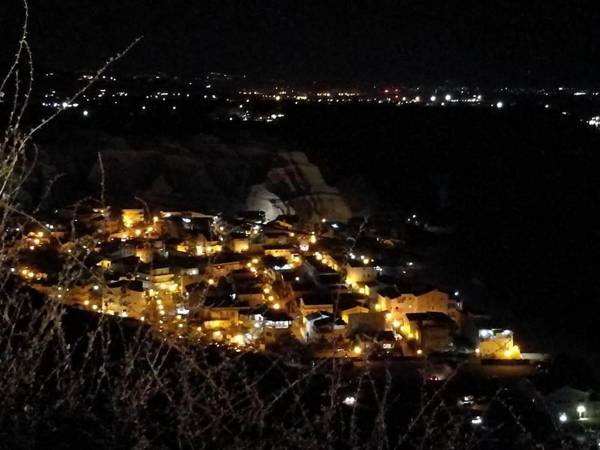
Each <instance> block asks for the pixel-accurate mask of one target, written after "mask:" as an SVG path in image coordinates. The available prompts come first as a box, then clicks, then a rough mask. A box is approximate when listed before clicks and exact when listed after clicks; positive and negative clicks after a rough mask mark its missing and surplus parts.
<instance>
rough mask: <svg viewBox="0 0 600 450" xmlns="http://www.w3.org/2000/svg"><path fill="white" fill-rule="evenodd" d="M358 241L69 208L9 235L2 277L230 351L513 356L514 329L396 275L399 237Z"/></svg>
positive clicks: (276, 226)
mask: <svg viewBox="0 0 600 450" xmlns="http://www.w3.org/2000/svg"><path fill="white" fill-rule="evenodd" d="M357 233H359V232H358V230H357V229H356V227H354V226H353V225H352V223H350V222H349V223H342V222H330V221H328V220H327V219H321V220H319V221H318V222H314V223H310V224H307V223H300V221H299V220H298V218H297V217H296V216H290V215H280V216H278V217H277V218H276V219H274V220H269V219H267V218H266V216H265V214H264V212H262V211H244V212H239V213H237V214H234V215H232V216H229V217H226V216H223V215H211V214H203V213H200V212H195V211H159V212H156V213H151V212H150V211H147V210H145V209H123V210H121V211H119V212H117V213H115V212H113V211H111V209H110V208H109V207H93V206H89V207H82V206H80V207H78V209H77V210H76V211H68V210H65V211H55V214H54V215H53V216H52V217H51V218H47V219H46V222H45V223H41V224H39V225H36V226H30V227H29V229H20V228H15V232H14V241H13V245H14V246H15V247H16V248H18V251H19V252H20V255H21V256H20V257H19V259H18V260H19V261H20V262H19V264H18V265H15V267H13V268H11V269H12V271H13V272H14V274H15V276H18V277H20V278H21V279H22V280H23V281H25V282H26V283H27V284H29V285H30V286H32V287H33V288H34V289H36V290H38V291H40V292H42V293H44V294H45V295H47V296H49V297H51V298H54V299H55V300H57V301H60V302H63V303H65V304H68V305H71V306H74V307H77V308H81V309H85V310H89V311H91V312H95V313H98V314H108V315H113V316H120V317H123V318H127V320H137V321H143V322H145V323H146V324H148V325H149V326H151V327H152V328H153V329H155V330H156V331H157V332H159V333H163V334H165V335H168V336H171V337H173V338H176V339H183V340H192V341H200V342H206V343H208V342H214V343H219V345H228V346H232V347H235V348H236V349H239V350H240V351H241V350H242V349H253V350H257V351H258V350H262V349H265V348H267V347H269V346H284V345H305V346H308V347H310V348H311V350H312V351H313V352H314V354H315V355H317V356H321V357H332V356H341V357H359V356H361V357H362V356H364V355H366V354H375V355H380V356H383V357H385V356H386V355H387V356H397V357H401V356H405V357H420V356H425V355H427V354H432V353H440V352H441V353H443V352H462V353H467V354H470V355H472V357H480V358H485V359H519V358H521V354H520V350H519V347H518V346H516V345H514V343H513V333H512V331H510V330H504V329H494V328H481V327H478V323H479V322H478V317H477V316H475V315H473V314H471V313H469V312H468V311H467V310H465V308H463V303H462V301H461V299H460V297H459V293H458V292H457V291H453V290H450V289H447V288H442V287H439V286H429V285H424V284H420V283H417V282H416V281H415V278H414V277H408V278H407V277H406V276H404V275H405V274H407V273H410V272H411V271H414V270H415V267H417V266H418V265H417V264H415V262H414V261H412V260H409V259H408V258H407V256H406V255H405V254H404V253H403V250H402V248H401V245H399V243H398V241H396V240H393V239H385V238H383V237H381V236H379V235H378V232H377V230H376V229H375V227H366V228H365V227H361V231H360V233H359V234H357ZM357 236H359V237H358V238H356V237H357ZM73 261H79V262H80V263H81V264H83V265H85V267H86V269H87V270H86V271H85V272H78V276H77V277H76V278H72V277H71V278H70V277H69V276H68V274H66V273H65V271H66V270H67V269H68V268H70V267H72V266H73V265H74V264H73V263H72V262H73ZM407 280H412V281H410V282H408V281H407ZM465 342H467V344H465Z"/></svg>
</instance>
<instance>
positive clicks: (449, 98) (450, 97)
mask: <svg viewBox="0 0 600 450" xmlns="http://www.w3.org/2000/svg"><path fill="white" fill-rule="evenodd" d="M444 100H446V101H447V102H449V101H450V100H452V96H451V95H450V94H446V96H445V97H444Z"/></svg>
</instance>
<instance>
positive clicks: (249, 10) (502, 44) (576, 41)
mask: <svg viewBox="0 0 600 450" xmlns="http://www.w3.org/2000/svg"><path fill="white" fill-rule="evenodd" d="M29 2H30V8H31V15H32V23H31V40H32V43H33V47H34V51H35V59H36V61H37V63H38V64H39V65H41V66H42V67H43V68H48V69H53V70H56V69H61V68H64V69H68V70H71V69H73V70H77V69H85V68H93V67H96V66H97V65H98V64H99V63H100V62H101V61H102V60H103V59H104V58H106V57H107V56H109V55H110V54H111V53H113V52H116V51H117V50H118V49H120V48H122V47H124V46H126V45H127V43H128V42H130V41H131V40H132V39H133V38H134V37H135V36H138V35H140V34H143V35H144V36H145V38H144V41H143V42H142V43H140V45H139V47H138V48H137V49H136V50H135V51H134V52H132V54H131V55H129V56H128V57H127V59H126V60H125V61H123V62H122V63H120V64H119V66H118V67H117V69H118V70H121V71H126V72H136V73H139V72H157V71H163V72H166V73H170V74H184V75H194V74H197V73H200V72H206V71H226V72H232V73H236V74H241V73H246V74H248V75H250V76H251V77H253V78H255V79H262V80H267V79H273V78H284V79H289V80H293V81H312V80H316V81H331V82H339V81H348V82H380V81H389V82H398V83H403V82H406V83H444V82H450V83H458V84H460V83H465V84H473V83H481V84H488V83H489V84H493V85H503V84H512V85H545V84H550V85H553V84H556V83H567V84H569V83H570V84H584V85H597V84H599V82H600V63H599V61H600V7H599V5H598V4H599V3H600V2H597V1H596V2H594V1H586V0H581V1H579V0H577V1H574V0H564V1H552V0H547V1H538V0H533V1H510V2H509V1H495V0H486V1H482V0H461V1H445V2H436V3H433V2H427V1H424V0H414V1H407V0H396V1H368V2H366V1H363V2H358V1H341V0H339V1H335V2H328V1H323V0H319V1H307V0H302V1H298V0H293V1H291V0H289V1H288V0H279V1H271V0H260V1H256V0H255V1H248V0H245V1H242V0H240V1H230V0H217V1H207V0H196V1H191V0H188V1H183V0H168V1H167V0H162V1H159V0H145V1H142V0H102V1H98V0H29ZM0 3H1V5H0V42H1V43H0V61H2V62H3V63H4V62H5V61H6V58H7V56H8V54H9V51H10V49H11V45H14V42H15V37H14V36H15V33H16V28H17V26H18V25H19V23H20V14H19V13H20V9H19V4H20V0H2V2H0Z"/></svg>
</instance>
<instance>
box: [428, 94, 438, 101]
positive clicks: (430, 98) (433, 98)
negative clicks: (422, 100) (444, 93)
mask: <svg viewBox="0 0 600 450" xmlns="http://www.w3.org/2000/svg"><path fill="white" fill-rule="evenodd" d="M429 100H430V101H432V102H435V101H436V100H437V97H436V96H435V95H432V96H431V97H429Z"/></svg>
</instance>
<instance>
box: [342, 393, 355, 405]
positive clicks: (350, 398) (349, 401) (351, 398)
mask: <svg viewBox="0 0 600 450" xmlns="http://www.w3.org/2000/svg"><path fill="white" fill-rule="evenodd" d="M342 403H343V404H344V405H346V406H354V405H355V404H356V397H354V396H353V395H349V396H348V397H346V398H345V399H344V400H342Z"/></svg>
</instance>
